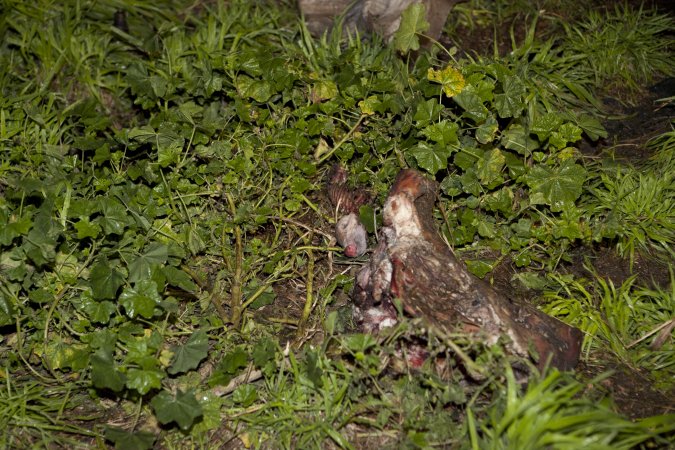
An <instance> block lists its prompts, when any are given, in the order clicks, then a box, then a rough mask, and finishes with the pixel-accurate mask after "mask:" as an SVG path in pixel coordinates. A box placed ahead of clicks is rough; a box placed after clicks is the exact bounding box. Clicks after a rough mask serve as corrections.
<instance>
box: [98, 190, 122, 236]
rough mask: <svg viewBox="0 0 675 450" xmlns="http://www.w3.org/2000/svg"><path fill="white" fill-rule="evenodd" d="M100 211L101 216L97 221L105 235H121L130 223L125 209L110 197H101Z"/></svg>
mask: <svg viewBox="0 0 675 450" xmlns="http://www.w3.org/2000/svg"><path fill="white" fill-rule="evenodd" d="M99 204H100V210H101V213H102V214H103V216H102V217H99V218H98V219H97V221H99V222H101V224H102V225H103V230H104V231H105V234H120V235H121V234H122V233H123V232H124V229H125V228H126V226H127V225H128V224H129V223H130V222H129V220H130V218H129V215H128V214H127V209H126V208H125V207H124V205H123V204H122V203H120V202H119V201H117V200H115V199H114V198H110V197H101V198H100V200H99Z"/></svg>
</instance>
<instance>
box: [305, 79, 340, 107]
mask: <svg viewBox="0 0 675 450" xmlns="http://www.w3.org/2000/svg"><path fill="white" fill-rule="evenodd" d="M311 92H312V93H311V96H312V100H313V101H314V102H320V101H323V100H330V99H332V98H335V97H337V96H338V94H339V91H338V87H337V84H335V81H332V80H320V81H317V82H316V83H314V86H312V91H311Z"/></svg>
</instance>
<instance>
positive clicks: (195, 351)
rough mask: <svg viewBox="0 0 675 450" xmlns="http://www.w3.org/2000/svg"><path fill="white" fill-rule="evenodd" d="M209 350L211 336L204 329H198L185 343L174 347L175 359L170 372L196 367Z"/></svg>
mask: <svg viewBox="0 0 675 450" xmlns="http://www.w3.org/2000/svg"><path fill="white" fill-rule="evenodd" d="M208 350H209V337H208V336H207V334H206V332H204V331H196V332H195V333H193V334H192V336H190V338H189V339H188V340H187V342H186V343H185V344H183V345H179V346H177V347H174V349H173V352H174V354H173V360H172V361H171V366H170V367H169V369H168V372H169V373H170V374H171V375H175V374H177V373H183V372H187V371H188V370H192V369H195V368H196V367H197V366H198V365H199V363H200V361H201V360H203V359H204V358H206V356H207V354H208Z"/></svg>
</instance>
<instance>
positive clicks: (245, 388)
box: [232, 384, 258, 408]
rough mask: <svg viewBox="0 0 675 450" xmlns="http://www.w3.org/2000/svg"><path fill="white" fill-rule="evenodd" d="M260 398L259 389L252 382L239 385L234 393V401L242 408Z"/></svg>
mask: <svg viewBox="0 0 675 450" xmlns="http://www.w3.org/2000/svg"><path fill="white" fill-rule="evenodd" d="M256 400H258V389H257V388H256V387H255V386H254V385H252V384H244V385H242V386H239V387H238V388H237V389H235V391H234V392H233V393H232V401H234V402H235V403H236V404H237V405H240V406H241V407H242V408H247V407H249V406H251V405H252V404H253V402H255V401H256Z"/></svg>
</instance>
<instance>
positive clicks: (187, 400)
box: [150, 390, 202, 430]
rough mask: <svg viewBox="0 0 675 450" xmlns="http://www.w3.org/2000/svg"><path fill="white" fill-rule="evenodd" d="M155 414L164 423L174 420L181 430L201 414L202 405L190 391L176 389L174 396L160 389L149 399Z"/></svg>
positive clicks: (186, 427) (185, 428) (188, 426)
mask: <svg viewBox="0 0 675 450" xmlns="http://www.w3.org/2000/svg"><path fill="white" fill-rule="evenodd" d="M150 405H152V409H154V410H155V416H157V420H159V421H160V422H161V423H163V424H164V425H166V424H168V423H171V422H176V423H177V424H178V426H179V427H180V428H181V430H187V429H188V428H190V426H191V425H192V424H193V423H194V421H195V419H196V418H197V417H199V416H201V415H202V407H201V405H200V404H199V402H198V401H197V399H196V398H195V395H194V393H193V392H192V391H187V392H182V391H180V390H178V392H177V393H176V396H175V397H174V396H172V395H171V394H169V393H168V392H166V391H162V392H160V393H159V394H157V395H156V396H154V397H153V398H152V400H151V401H150Z"/></svg>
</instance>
